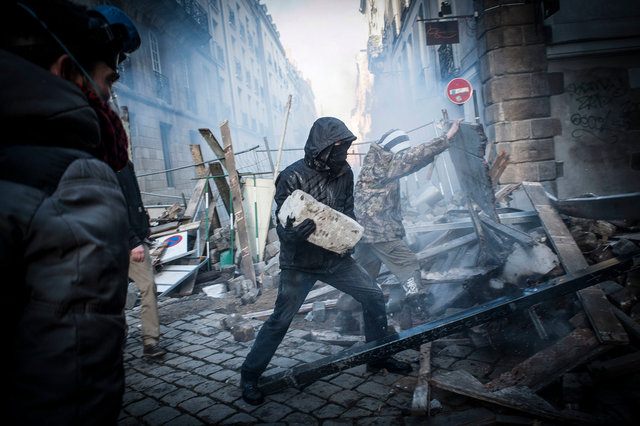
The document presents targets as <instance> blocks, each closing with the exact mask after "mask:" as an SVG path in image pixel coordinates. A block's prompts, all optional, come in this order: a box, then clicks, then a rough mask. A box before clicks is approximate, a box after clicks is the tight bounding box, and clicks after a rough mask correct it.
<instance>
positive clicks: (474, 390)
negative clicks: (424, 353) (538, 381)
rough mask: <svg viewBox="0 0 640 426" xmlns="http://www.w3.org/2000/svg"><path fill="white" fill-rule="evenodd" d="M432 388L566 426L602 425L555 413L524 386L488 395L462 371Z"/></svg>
mask: <svg viewBox="0 0 640 426" xmlns="http://www.w3.org/2000/svg"><path fill="white" fill-rule="evenodd" d="M429 383H431V384H432V385H433V386H437V387H439V388H441V389H444V390H447V391H449V392H455V393H457V394H460V395H465V396H468V397H471V398H475V399H479V400H481V401H486V402H490V403H493V404H497V405H501V406H503V407H508V408H512V409H514V410H519V411H523V412H525V413H529V414H533V415H535V416H540V417H544V418H546V419H551V420H554V421H560V422H563V424H564V423H565V422H566V423H568V424H578V425H582V424H604V423H602V422H601V420H602V419H599V418H597V417H594V416H591V415H589V414H586V413H582V412H579V411H574V410H557V409H556V408H554V407H553V406H552V405H551V404H549V403H548V402H547V401H545V400H544V399H542V398H541V397H539V396H538V395H536V394H535V393H534V392H533V391H532V390H531V389H529V388H527V387H526V386H512V387H510V388H505V389H501V390H499V391H495V392H492V391H490V390H488V389H487V388H485V387H484V386H483V385H482V383H480V381H478V379H476V378H475V377H473V376H472V375H471V374H470V373H468V372H466V371H464V370H456V371H450V372H447V373H441V374H437V375H436V376H434V377H433V378H431V379H430V380H429Z"/></svg>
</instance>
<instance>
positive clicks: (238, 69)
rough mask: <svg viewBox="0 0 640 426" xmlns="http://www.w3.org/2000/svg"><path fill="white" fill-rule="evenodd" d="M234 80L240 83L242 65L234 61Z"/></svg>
mask: <svg viewBox="0 0 640 426" xmlns="http://www.w3.org/2000/svg"><path fill="white" fill-rule="evenodd" d="M236 78H237V79H238V80H240V81H242V64H240V61H239V60H237V59H236Z"/></svg>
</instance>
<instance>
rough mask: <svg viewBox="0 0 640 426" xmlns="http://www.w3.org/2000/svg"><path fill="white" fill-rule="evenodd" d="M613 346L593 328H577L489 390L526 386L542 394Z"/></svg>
mask: <svg viewBox="0 0 640 426" xmlns="http://www.w3.org/2000/svg"><path fill="white" fill-rule="evenodd" d="M611 347H612V346H611V345H601V344H600V342H599V341H598V339H597V338H596V336H595V334H594V333H593V331H591V330H590V329H588V328H577V329H575V330H573V331H572V332H571V333H569V334H567V335H566V336H565V337H563V338H562V339H560V340H558V341H557V342H556V343H554V344H553V345H551V346H548V347H547V348H545V349H543V350H541V351H540V352H538V353H536V354H534V355H532V356H531V357H529V358H527V359H526V360H524V361H522V362H521V363H519V364H518V365H516V366H515V367H513V368H512V369H511V370H510V371H507V372H505V373H503V374H501V375H500V376H499V377H497V378H495V379H493V380H492V381H491V382H489V383H487V384H486V388H487V389H489V390H491V391H497V390H500V389H504V388H508V387H512V386H526V387H528V388H530V389H532V390H533V391H538V390H540V389H543V388H544V387H546V386H547V385H549V384H550V383H552V382H553V381H555V380H556V379H558V378H560V376H562V375H563V374H565V373H566V372H568V371H570V370H572V369H574V368H575V367H577V366H579V365H581V364H583V363H585V362H586V361H588V360H590V359H592V358H594V357H596V356H598V355H601V354H602V353H604V352H606V351H608V350H609V349H610V348H611Z"/></svg>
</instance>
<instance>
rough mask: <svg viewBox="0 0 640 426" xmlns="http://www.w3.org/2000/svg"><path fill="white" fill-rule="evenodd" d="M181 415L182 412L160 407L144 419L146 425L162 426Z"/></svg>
mask: <svg viewBox="0 0 640 426" xmlns="http://www.w3.org/2000/svg"><path fill="white" fill-rule="evenodd" d="M179 415H180V411H178V410H176V409H175V408H171V407H160V408H158V409H157V410H154V411H152V412H150V413H149V414H147V415H146V416H144V417H143V420H144V422H145V424H150V425H160V424H164V423H165V422H167V421H169V420H171V419H174V418H176V417H178V416H179Z"/></svg>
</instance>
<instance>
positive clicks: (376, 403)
mask: <svg viewBox="0 0 640 426" xmlns="http://www.w3.org/2000/svg"><path fill="white" fill-rule="evenodd" d="M384 405H385V404H384V402H382V401H380V400H379V399H376V398H371V397H369V396H365V397H364V398H361V399H360V400H359V401H358V402H356V406H357V407H360V408H364V409H366V410H369V411H373V412H379V411H380V410H381V409H382V407H383V406H384Z"/></svg>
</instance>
